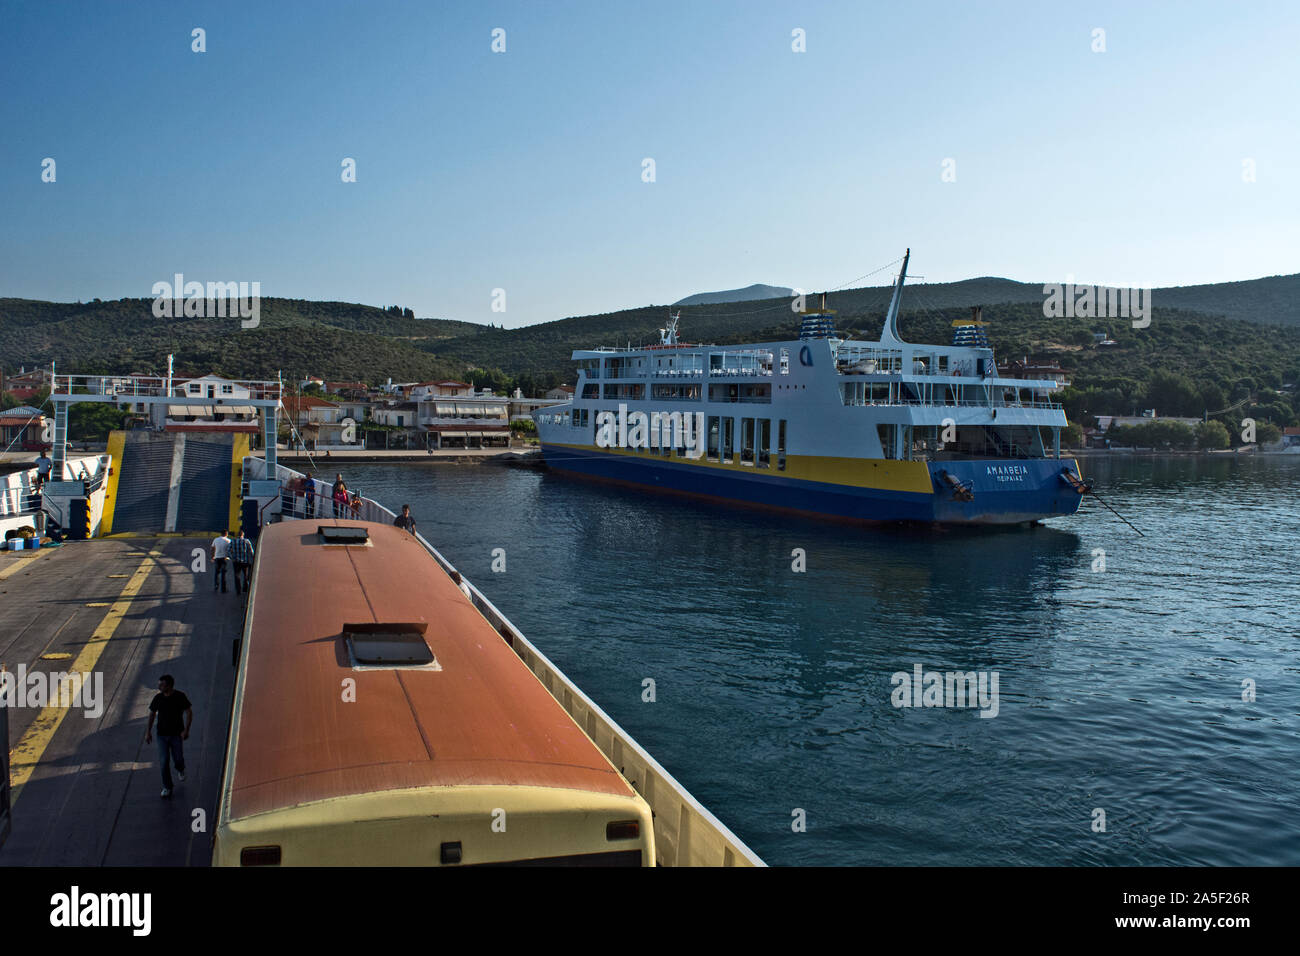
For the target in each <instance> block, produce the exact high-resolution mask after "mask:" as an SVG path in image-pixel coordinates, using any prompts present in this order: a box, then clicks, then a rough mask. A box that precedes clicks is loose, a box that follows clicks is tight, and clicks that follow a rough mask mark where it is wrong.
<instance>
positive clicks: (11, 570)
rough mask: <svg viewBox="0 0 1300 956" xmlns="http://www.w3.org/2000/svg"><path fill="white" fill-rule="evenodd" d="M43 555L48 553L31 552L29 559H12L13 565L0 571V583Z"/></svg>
mask: <svg viewBox="0 0 1300 956" xmlns="http://www.w3.org/2000/svg"><path fill="white" fill-rule="evenodd" d="M43 554H49V552H48V551H36V552H33V553H32V555H31V556H30V557H23V558H14V563H13V564H11V565H9V567H7V568H5V569H4V570H3V571H0V581H3V580H4V579H5V578H7V577H9V575H11V574H17V573H18V572H19V571H20V570H22V569H23V568H25V567H27V565H28V564H30V563H31V562H32V561H35V560H36V559H37V558H39V557H40V556H41V555H43Z"/></svg>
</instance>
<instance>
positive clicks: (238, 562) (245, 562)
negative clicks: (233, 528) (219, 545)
mask: <svg viewBox="0 0 1300 956" xmlns="http://www.w3.org/2000/svg"><path fill="white" fill-rule="evenodd" d="M230 560H231V561H233V562H235V593H236V594H243V593H244V591H247V590H248V585H249V583H250V580H249V579H250V578H251V577H252V574H253V542H251V541H249V540H248V539H247V538H245V537H244V529H243V528H240V529H239V537H237V538H232V539H231V542H230ZM241 580H242V581H243V582H244V590H243V591H241V590H240V589H239V582H240V581H241Z"/></svg>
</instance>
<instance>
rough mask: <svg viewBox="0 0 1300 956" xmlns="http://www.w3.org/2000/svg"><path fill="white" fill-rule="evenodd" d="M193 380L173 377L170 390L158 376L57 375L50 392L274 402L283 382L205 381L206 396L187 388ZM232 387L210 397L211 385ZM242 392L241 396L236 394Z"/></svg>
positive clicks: (164, 380)
mask: <svg viewBox="0 0 1300 956" xmlns="http://www.w3.org/2000/svg"><path fill="white" fill-rule="evenodd" d="M191 381H193V379H192V378H182V377H179V376H173V377H172V379H171V390H170V391H168V380H167V379H166V378H165V377H162V376H158V375H55V376H54V380H53V384H52V386H51V388H50V391H51V392H52V393H53V394H56V395H73V394H83V393H84V394H88V395H110V396H116V397H117V398H122V399H126V398H157V397H167V398H191V399H196V398H208V399H214V398H223V399H228V400H230V399H239V398H249V399H258V400H263V399H275V398H279V397H280V383H279V382H269V381H259V380H253V379H221V380H220V381H219V382H204V383H203V389H204V391H203V393H202V394H200V393H198V392H190V391H189V390H188V389H187V388H186V387H185V386H187V385H188V384H189V383H190V382H191ZM214 384H219V385H223V386H224V385H230V386H232V393H231V394H223V395H211V396H210V395H208V394H207V388H208V387H209V385H214ZM244 391H247V392H248V394H247V395H243V394H242V392H244ZM234 392H240V393H241V394H233V393H234ZM209 404H211V402H209Z"/></svg>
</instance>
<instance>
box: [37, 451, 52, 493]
mask: <svg viewBox="0 0 1300 956" xmlns="http://www.w3.org/2000/svg"><path fill="white" fill-rule="evenodd" d="M35 464H36V490H37V491H40V490H41V489H42V488H44V487H45V483H46V482H47V481H49V480H50V468H52V467H53V466H54V462H52V461H50V456H49V455H47V454H45V452H44V451H42V452H41V453H40V455H38V456H37V458H36V462H35Z"/></svg>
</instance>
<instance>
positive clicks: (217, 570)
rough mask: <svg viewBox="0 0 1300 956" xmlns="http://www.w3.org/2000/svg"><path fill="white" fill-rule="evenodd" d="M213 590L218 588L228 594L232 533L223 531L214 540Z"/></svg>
mask: <svg viewBox="0 0 1300 956" xmlns="http://www.w3.org/2000/svg"><path fill="white" fill-rule="evenodd" d="M211 551H212V590H214V591H215V590H216V589H217V588H218V586H219V587H220V588H221V593H222V594H225V593H226V565H227V563H229V561H230V532H229V531H223V532H221V534H220V535H219V536H218V537H216V538H213V539H212V545H211Z"/></svg>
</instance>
